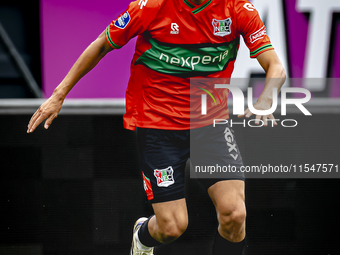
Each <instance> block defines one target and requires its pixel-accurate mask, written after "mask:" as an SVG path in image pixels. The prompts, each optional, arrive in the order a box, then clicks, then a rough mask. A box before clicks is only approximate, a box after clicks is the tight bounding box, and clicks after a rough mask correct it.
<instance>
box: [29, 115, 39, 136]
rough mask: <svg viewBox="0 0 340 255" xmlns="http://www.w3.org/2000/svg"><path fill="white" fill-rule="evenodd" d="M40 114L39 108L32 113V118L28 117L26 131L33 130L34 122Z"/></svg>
mask: <svg viewBox="0 0 340 255" xmlns="http://www.w3.org/2000/svg"><path fill="white" fill-rule="evenodd" d="M40 115H41V112H40V111H39V110H37V111H36V112H35V113H34V115H33V116H32V118H31V119H30V121H29V123H28V126H27V133H31V132H33V129H32V127H33V126H34V124H35V122H36V121H37V119H39V117H40Z"/></svg>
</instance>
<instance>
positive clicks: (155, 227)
mask: <svg viewBox="0 0 340 255" xmlns="http://www.w3.org/2000/svg"><path fill="white" fill-rule="evenodd" d="M152 207H153V210H154V213H155V215H154V216H153V217H152V218H151V219H150V221H149V226H148V229H149V232H150V235H151V236H152V237H153V238H154V239H155V240H157V241H158V242H160V243H169V242H172V241H174V240H175V239H177V238H178V237H180V236H181V235H182V234H183V233H184V231H185V230H186V228H187V226H188V213H187V206H186V202H185V199H179V200H175V201H169V202H163V203H155V204H152Z"/></svg>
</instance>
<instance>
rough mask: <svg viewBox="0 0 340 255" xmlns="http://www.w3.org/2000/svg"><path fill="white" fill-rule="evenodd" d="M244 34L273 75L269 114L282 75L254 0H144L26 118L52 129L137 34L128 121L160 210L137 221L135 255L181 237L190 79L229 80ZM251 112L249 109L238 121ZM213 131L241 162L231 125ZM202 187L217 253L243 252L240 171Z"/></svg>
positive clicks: (264, 99)
mask: <svg viewBox="0 0 340 255" xmlns="http://www.w3.org/2000/svg"><path fill="white" fill-rule="evenodd" d="M240 35H242V36H243V38H244V40H245V43H246V45H247V46H248V48H249V49H250V57H251V58H256V59H257V60H258V62H259V63H260V65H261V66H262V67H263V69H264V70H265V72H266V77H267V78H268V79H266V83H265V87H264V90H263V92H262V94H261V95H260V97H259V99H258V101H257V102H256V103H255V104H254V107H255V108H256V109H258V110H267V109H269V108H270V107H271V104H272V91H273V88H277V89H278V91H279V89H280V88H281V86H282V84H283V82H284V80H285V71H284V68H283V67H282V64H281V62H280V60H279V59H278V57H277V55H276V53H275V50H274V48H273V46H272V45H271V42H270V39H269V38H268V36H267V34H266V29H265V26H264V24H263V22H262V21H261V19H260V18H259V15H258V12H257V11H256V9H255V7H254V6H253V5H252V4H251V3H250V2H248V1H246V0H137V1H135V2H131V3H130V5H129V6H128V8H127V10H125V11H124V12H123V13H122V14H121V15H120V16H119V17H118V18H117V19H116V20H114V21H112V23H111V24H110V25H109V26H108V27H107V28H106V29H105V31H103V32H102V33H101V34H100V35H99V37H98V38H97V39H96V40H95V41H94V42H93V43H91V44H90V45H89V46H88V48H87V49H86V50H85V51H84V52H83V53H82V55H81V56H80V57H79V58H78V60H77V61H76V62H75V64H74V65H73V67H72V68H71V70H70V71H69V73H68V74H67V75H66V76H65V78H64V79H63V80H62V81H61V83H60V84H59V85H58V86H57V88H56V89H55V91H54V92H53V94H52V96H51V97H50V98H48V99H47V100H46V102H44V103H43V104H42V105H41V106H40V108H39V109H38V110H37V111H36V113H35V114H34V115H33V116H32V118H31V120H30V122H29V125H28V131H27V132H28V133H31V132H33V131H34V130H35V129H36V127H37V126H38V125H39V124H40V123H41V122H42V121H43V120H45V119H47V120H46V122H45V128H46V129H47V128H48V127H49V126H50V125H51V123H52V121H53V120H54V119H55V118H56V117H57V115H58V113H59V111H60V109H61V107H62V104H63V101H64V99H65V97H66V95H67V94H68V92H69V91H70V90H71V89H72V88H73V87H74V85H75V84H76V83H77V82H78V81H79V80H80V79H81V78H82V77H83V76H84V75H85V74H86V73H87V72H89V71H90V70H91V69H92V68H94V67H95V66H96V64H97V63H98V62H99V61H100V60H101V59H102V58H103V57H104V56H105V55H106V54H107V53H108V52H110V51H111V50H113V49H119V48H121V47H123V46H124V45H125V44H126V43H127V42H128V41H129V40H130V39H131V38H133V37H135V36H138V39H137V43H136V49H135V54H134V56H133V60H132V63H131V77H130V80H129V84H128V88H127V91H126V113H125V115H124V126H125V128H127V129H130V130H135V129H136V128H137V131H138V141H139V146H140V153H141V162H142V165H141V170H142V176H143V182H144V189H145V191H146V195H147V198H148V200H149V201H150V202H151V204H152V207H153V210H154V215H152V216H151V217H149V218H140V219H139V220H137V222H136V223H135V226H134V235H133V242H132V247H131V251H130V254H131V255H142V254H145V255H149V254H152V253H153V247H155V246H158V245H161V244H163V243H169V242H172V241H174V240H175V239H177V238H178V237H179V236H181V234H182V233H183V232H184V231H185V229H186V227H187V224H188V214H187V208H186V201H185V197H184V192H183V190H184V168H185V162H186V160H187V159H188V158H189V153H190V143H188V141H189V137H190V133H189V130H190V103H189V101H190V78H193V77H195V78H197V77H201V78H202V77H204V78H230V76H231V74H232V71H233V68H234V62H235V59H236V56H237V51H238V47H239V40H240ZM271 78H276V79H271ZM251 115H252V113H251V112H250V111H249V109H247V110H246V111H245V112H244V114H243V115H240V116H239V117H247V118H249V117H250V116H251ZM227 117H228V116H227V115H226V118H227ZM255 118H256V121H257V122H258V121H260V120H262V121H263V122H264V123H265V124H266V123H267V121H268V119H270V120H272V121H273V122H275V120H274V117H273V115H271V114H270V115H265V116H256V117H255ZM220 126H222V125H220ZM203 128H204V127H203ZM199 129H200V128H199ZM213 132H215V133H214V137H215V138H216V141H217V144H219V145H218V146H216V149H215V151H210V153H212V154H213V155H216V157H214V158H216V160H217V161H218V162H219V163H220V164H227V165H234V166H237V167H238V168H239V167H240V166H241V165H242V160H241V155H240V154H239V150H238V149H237V146H236V142H235V139H234V137H233V132H232V131H231V129H230V128H229V127H227V128H226V126H224V127H223V129H216V130H215V129H214V131H213ZM226 136H228V137H229V138H228V139H230V141H233V143H234V144H232V145H230V146H232V148H233V149H234V154H232V155H231V154H228V153H224V151H228V149H230V148H228V147H226V146H227V143H226V140H225V139H227V138H226ZM214 147H215V146H214ZM203 157H205V156H204V155H203ZM202 184H203V185H204V186H205V187H206V189H207V192H208V194H209V196H210V197H211V199H212V201H213V204H214V205H215V207H216V213H217V219H218V222H219V225H218V229H217V233H216V236H215V240H214V244H213V248H212V250H213V255H218V254H230V255H232V254H235V255H236V254H242V251H243V248H244V243H245V241H244V240H245V218H246V209H245V201H244V176H243V174H242V173H235V174H228V175H226V176H225V178H223V179H209V180H206V181H202Z"/></svg>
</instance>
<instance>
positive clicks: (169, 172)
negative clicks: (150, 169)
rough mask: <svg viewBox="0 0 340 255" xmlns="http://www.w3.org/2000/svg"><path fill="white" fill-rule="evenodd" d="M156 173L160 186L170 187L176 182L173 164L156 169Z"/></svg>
mask: <svg viewBox="0 0 340 255" xmlns="http://www.w3.org/2000/svg"><path fill="white" fill-rule="evenodd" d="M154 175H155V177H156V179H157V186H158V187H169V186H170V185H172V184H174V183H175V180H174V170H173V169H172V167H171V166H169V167H168V168H165V169H160V170H159V169H155V170H154Z"/></svg>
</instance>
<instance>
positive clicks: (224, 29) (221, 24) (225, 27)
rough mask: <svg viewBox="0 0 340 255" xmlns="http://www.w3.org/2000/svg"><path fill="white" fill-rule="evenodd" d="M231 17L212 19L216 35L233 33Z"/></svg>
mask: <svg viewBox="0 0 340 255" xmlns="http://www.w3.org/2000/svg"><path fill="white" fill-rule="evenodd" d="M231 23H232V21H231V18H227V19H224V20H217V19H213V20H212V25H213V27H214V35H217V36H226V35H230V34H231Z"/></svg>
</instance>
